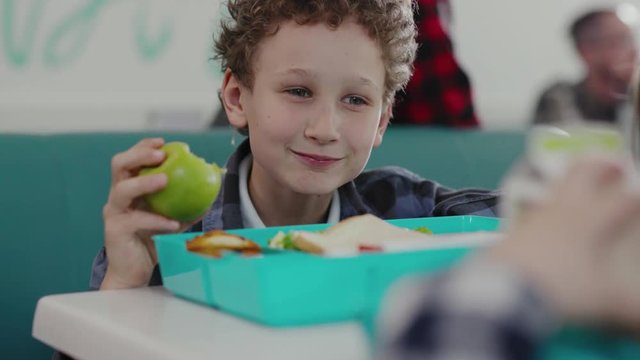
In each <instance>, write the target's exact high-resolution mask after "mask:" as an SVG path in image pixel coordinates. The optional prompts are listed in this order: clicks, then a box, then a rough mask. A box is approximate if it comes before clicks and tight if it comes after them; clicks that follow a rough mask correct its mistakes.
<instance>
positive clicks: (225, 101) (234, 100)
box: [220, 69, 247, 129]
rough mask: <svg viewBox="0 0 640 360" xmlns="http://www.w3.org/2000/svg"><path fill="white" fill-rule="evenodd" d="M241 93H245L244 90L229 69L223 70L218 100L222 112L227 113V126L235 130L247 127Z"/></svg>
mask: <svg viewBox="0 0 640 360" xmlns="http://www.w3.org/2000/svg"><path fill="white" fill-rule="evenodd" d="M243 91H246V88H245V87H244V86H242V84H241V83H240V81H239V80H238V78H237V77H236V76H235V75H234V74H233V72H232V71H231V69H227V70H225V72H224V78H223V80H222V88H221V91H220V98H221V100H222V106H224V111H225V112H226V113H227V118H228V119H229V124H231V125H232V126H233V127H234V128H236V129H242V128H246V127H247V117H246V115H245V112H244V108H243V106H242V96H241V95H242V92H243Z"/></svg>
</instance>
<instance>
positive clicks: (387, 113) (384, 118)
mask: <svg viewBox="0 0 640 360" xmlns="http://www.w3.org/2000/svg"><path fill="white" fill-rule="evenodd" d="M392 111H393V102H389V104H387V105H386V107H385V108H384V109H383V111H382V114H381V115H380V122H379V123H378V130H377V131H376V139H375V140H374V142H373V147H378V146H380V144H382V138H383V137H384V132H385V131H387V127H388V126H389V121H391V116H392Z"/></svg>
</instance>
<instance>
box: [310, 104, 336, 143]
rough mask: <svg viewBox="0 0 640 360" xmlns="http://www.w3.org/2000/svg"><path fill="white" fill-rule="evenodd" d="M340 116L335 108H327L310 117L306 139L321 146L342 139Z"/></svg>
mask: <svg viewBox="0 0 640 360" xmlns="http://www.w3.org/2000/svg"><path fill="white" fill-rule="evenodd" d="M338 121H339V115H338V114H337V113H336V110H335V109H334V108H330V107H328V108H326V109H323V110H322V111H319V112H317V113H316V114H313V115H311V116H310V119H309V120H308V122H307V126H306V128H305V131H304V135H305V137H306V138H308V139H311V140H313V141H315V142H318V143H320V144H328V143H332V142H334V141H337V140H338V139H339V138H340V132H339V131H338Z"/></svg>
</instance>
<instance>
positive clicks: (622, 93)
mask: <svg viewBox="0 0 640 360" xmlns="http://www.w3.org/2000/svg"><path fill="white" fill-rule="evenodd" d="M569 32H570V36H571V39H572V41H573V45H574V47H575V49H576V51H577V53H578V56H579V57H580V60H581V61H582V63H583V64H584V68H585V72H586V73H585V75H584V78H583V79H581V80H580V81H578V82H577V83H570V82H567V81H561V82H558V83H556V84H553V85H552V86H550V87H549V88H547V89H545V90H544V91H543V93H542V94H541V95H540V97H539V99H538V102H537V105H536V108H535V114H534V119H533V123H534V124H549V125H563V124H567V123H571V122H573V121H592V122H604V123H609V124H614V125H617V124H618V122H619V121H621V120H619V117H620V116H621V109H622V105H623V104H624V100H625V97H626V94H627V88H628V86H629V81H630V80H631V76H632V74H633V70H634V66H635V63H636V60H637V56H638V51H637V47H636V43H635V40H634V36H633V33H632V31H631V29H630V27H629V26H628V25H627V24H626V23H625V22H623V21H622V20H621V18H620V17H619V16H618V14H617V13H616V10H615V9H614V8H603V9H596V10H590V11H588V12H587V13H585V14H583V15H582V16H580V17H578V18H577V19H576V20H575V21H574V22H573V23H572V25H571V27H570V30H569Z"/></svg>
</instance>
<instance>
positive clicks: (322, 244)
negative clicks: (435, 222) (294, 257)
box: [292, 214, 429, 255]
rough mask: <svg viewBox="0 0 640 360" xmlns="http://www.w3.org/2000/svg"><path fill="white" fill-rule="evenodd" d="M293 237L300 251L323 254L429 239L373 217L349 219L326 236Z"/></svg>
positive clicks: (306, 234) (301, 234)
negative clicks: (390, 242)
mask: <svg viewBox="0 0 640 360" xmlns="http://www.w3.org/2000/svg"><path fill="white" fill-rule="evenodd" d="M292 235H293V238H292V241H293V243H294V244H295V246H296V247H297V248H298V249H300V250H302V251H306V252H310V253H314V254H322V255H352V254H357V253H359V252H361V251H362V250H363V249H364V250H365V251H367V252H368V251H372V250H374V249H375V250H376V251H380V250H382V249H383V248H384V242H388V241H393V240H402V241H424V240H425V239H429V235H426V234H424V233H422V232H420V231H414V230H411V229H406V228H401V227H398V226H395V225H391V224H389V223H388V222H386V221H384V220H382V219H380V218H378V217H376V216H374V215H369V214H367V215H360V216H354V217H351V218H348V219H345V220H343V221H341V222H339V223H338V224H336V225H334V226H332V227H331V228H329V229H328V230H326V231H325V232H322V233H314V232H308V231H295V232H293V233H292Z"/></svg>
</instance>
